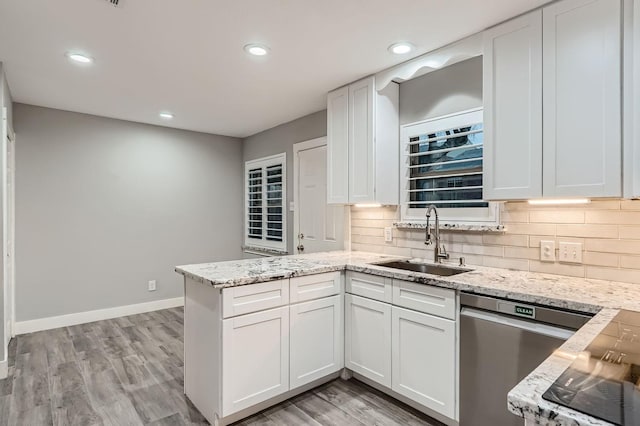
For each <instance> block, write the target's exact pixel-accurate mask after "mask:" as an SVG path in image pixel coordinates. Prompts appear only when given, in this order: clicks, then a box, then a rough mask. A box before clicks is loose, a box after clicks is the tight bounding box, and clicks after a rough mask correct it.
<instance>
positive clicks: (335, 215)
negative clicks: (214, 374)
mask: <svg viewBox="0 0 640 426" xmlns="http://www.w3.org/2000/svg"><path fill="white" fill-rule="evenodd" d="M293 150H294V160H293V161H294V200H295V203H294V205H295V208H294V218H295V219H294V222H295V224H294V241H297V244H296V252H297V253H315V252H321V251H329V250H342V249H344V247H345V244H344V243H345V238H344V231H345V219H346V215H345V207H344V206H341V205H328V204H327V140H326V138H318V139H313V140H310V141H306V142H300V143H298V144H295V145H294V148H293Z"/></svg>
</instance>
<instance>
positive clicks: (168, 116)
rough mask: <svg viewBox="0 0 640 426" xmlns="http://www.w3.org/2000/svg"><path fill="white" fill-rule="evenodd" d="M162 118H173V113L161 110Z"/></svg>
mask: <svg viewBox="0 0 640 426" xmlns="http://www.w3.org/2000/svg"><path fill="white" fill-rule="evenodd" d="M160 118H164V119H165V120H171V119H172V118H173V114H171V113H170V112H161V113H160Z"/></svg>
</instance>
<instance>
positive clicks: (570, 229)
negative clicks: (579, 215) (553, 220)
mask: <svg viewBox="0 0 640 426" xmlns="http://www.w3.org/2000/svg"><path fill="white" fill-rule="evenodd" d="M556 235H557V236H558V237H563V236H572V237H590V238H618V225H595V224H589V225H567V224H559V225H558V226H557V231H556Z"/></svg>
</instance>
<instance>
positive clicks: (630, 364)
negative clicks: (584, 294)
mask: <svg viewBox="0 0 640 426" xmlns="http://www.w3.org/2000/svg"><path fill="white" fill-rule="evenodd" d="M542 397H543V398H544V399H546V400H547V401H551V402H555V403H557V404H560V405H564V406H566V407H570V408H573V409H574V410H577V411H580V412H583V413H586V414H588V415H590V416H592V417H596V418H598V419H601V420H606V421H608V422H611V423H614V424H616V425H621V426H631V425H633V426H638V425H640V312H633V311H625V310H622V311H620V313H618V315H616V317H615V318H614V319H613V320H612V321H611V322H610V323H609V324H608V325H607V326H606V327H605V329H604V330H602V332H601V333H600V334H599V335H598V336H597V337H596V338H595V339H594V340H593V342H591V344H590V345H589V346H588V347H587V348H586V349H585V350H584V351H583V352H582V353H580V354H579V355H578V357H577V358H576V359H575V360H574V361H573V363H572V364H571V366H570V367H569V368H567V370H565V372H564V373H562V375H561V376H560V377H558V379H557V380H556V381H555V382H554V383H553V385H551V387H550V388H549V389H548V390H547V391H546V392H545V393H544V394H543V395H542Z"/></svg>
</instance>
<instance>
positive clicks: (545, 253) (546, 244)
mask: <svg viewBox="0 0 640 426" xmlns="http://www.w3.org/2000/svg"><path fill="white" fill-rule="evenodd" d="M540 260H541V261H543V262H555V261H556V242H555V241H553V240H546V241H540Z"/></svg>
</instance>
